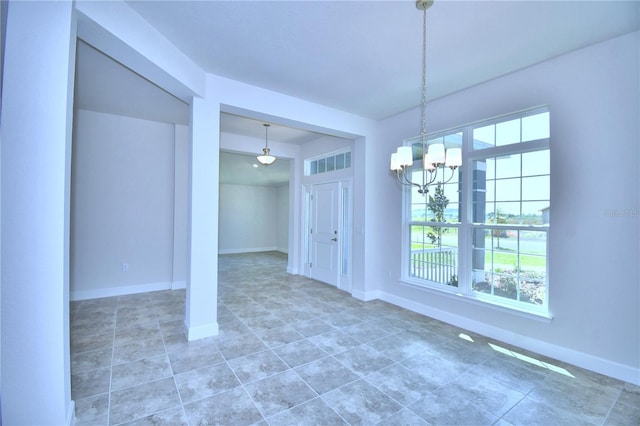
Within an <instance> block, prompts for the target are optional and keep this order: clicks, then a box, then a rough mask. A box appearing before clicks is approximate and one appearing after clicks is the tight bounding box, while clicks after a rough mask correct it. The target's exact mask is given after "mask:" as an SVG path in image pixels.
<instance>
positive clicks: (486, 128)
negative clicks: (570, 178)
mask: <svg viewBox="0 0 640 426" xmlns="http://www.w3.org/2000/svg"><path fill="white" fill-rule="evenodd" d="M549 138H550V127H549V111H548V109H547V108H546V107H545V108H536V109H532V110H527V111H523V112H520V113H517V114H512V115H509V116H504V117H500V118H495V119H490V120H486V121H483V122H481V123H475V124H471V125H466V126H462V127H460V128H456V129H453V130H451V131H447V132H442V133H438V134H434V135H429V136H428V137H427V139H428V144H431V143H443V142H444V144H445V147H446V148H449V147H453V146H458V147H462V149H463V161H464V163H463V167H461V168H459V169H458V170H456V171H454V172H452V171H450V170H449V169H445V170H444V173H443V170H440V171H439V173H440V176H438V178H437V179H436V181H435V183H434V184H433V185H431V186H430V187H429V193H428V194H426V195H423V194H420V193H418V191H417V190H416V189H415V188H412V189H410V190H407V191H406V192H405V200H406V201H405V202H406V206H407V209H406V212H407V213H406V215H405V221H406V227H405V230H406V232H407V235H406V237H405V241H407V244H405V259H406V263H405V265H407V266H406V269H405V273H404V279H405V281H408V282H410V283H413V284H417V285H421V286H426V287H430V288H434V289H440V290H443V291H450V292H455V293H457V294H463V295H466V296H469V297H472V298H475V299H478V300H483V301H486V302H489V303H494V304H499V305H503V306H508V307H514V308H517V309H520V310H525V311H530V312H534V313H546V312H547V307H548V276H547V254H548V244H547V234H548V232H549V212H550V207H551V203H550V179H551V172H550V151H549ZM407 143H408V144H410V145H412V146H413V151H414V165H413V167H414V170H413V173H414V179H416V180H418V181H419V179H420V177H421V175H422V170H421V168H422V162H421V160H420V159H421V157H422V152H421V151H422V148H421V143H420V140H419V138H414V139H411V140H409V141H407Z"/></svg>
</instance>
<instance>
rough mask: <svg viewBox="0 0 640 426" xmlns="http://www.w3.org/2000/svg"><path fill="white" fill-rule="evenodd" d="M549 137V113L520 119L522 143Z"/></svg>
mask: <svg viewBox="0 0 640 426" xmlns="http://www.w3.org/2000/svg"><path fill="white" fill-rule="evenodd" d="M548 137H549V112H543V113H541V114H536V115H530V116H528V117H524V118H523V119H522V142H527V141H533V140H537V139H546V138H548Z"/></svg>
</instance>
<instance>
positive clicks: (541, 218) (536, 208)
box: [522, 201, 549, 225]
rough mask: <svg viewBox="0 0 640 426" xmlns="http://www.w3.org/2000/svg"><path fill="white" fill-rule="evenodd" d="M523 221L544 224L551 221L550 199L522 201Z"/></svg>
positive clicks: (524, 222)
mask: <svg viewBox="0 0 640 426" xmlns="http://www.w3.org/2000/svg"><path fill="white" fill-rule="evenodd" d="M522 223H523V224H527V225H544V224H548V223H549V201H525V202H523V203H522Z"/></svg>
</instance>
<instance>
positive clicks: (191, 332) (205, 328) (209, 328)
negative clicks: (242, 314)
mask: <svg viewBox="0 0 640 426" xmlns="http://www.w3.org/2000/svg"><path fill="white" fill-rule="evenodd" d="M219 332H220V330H219V328H218V323H217V322H214V323H211V324H204V325H198V326H194V327H187V325H186V324H185V325H184V334H185V335H186V336H187V340H188V341H190V342H191V341H192V340H198V339H204V338H205V337H211V336H217V335H218V333H219Z"/></svg>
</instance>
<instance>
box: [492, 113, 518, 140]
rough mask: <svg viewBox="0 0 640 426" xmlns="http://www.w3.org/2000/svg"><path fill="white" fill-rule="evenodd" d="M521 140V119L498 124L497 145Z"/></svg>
mask: <svg viewBox="0 0 640 426" xmlns="http://www.w3.org/2000/svg"><path fill="white" fill-rule="evenodd" d="M519 142H520V119H519V118H516V119H515V120H509V121H505V122H502V123H498V124H496V146H501V145H509V144H512V143H519Z"/></svg>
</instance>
